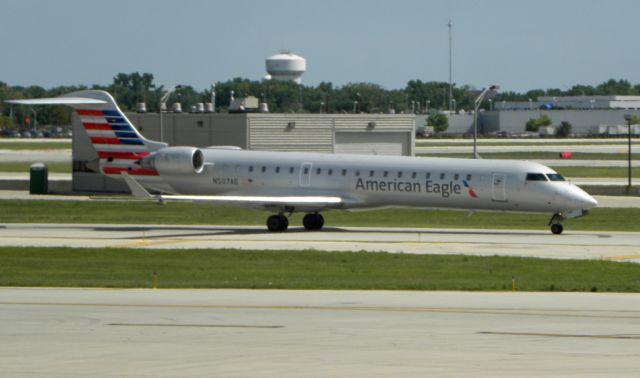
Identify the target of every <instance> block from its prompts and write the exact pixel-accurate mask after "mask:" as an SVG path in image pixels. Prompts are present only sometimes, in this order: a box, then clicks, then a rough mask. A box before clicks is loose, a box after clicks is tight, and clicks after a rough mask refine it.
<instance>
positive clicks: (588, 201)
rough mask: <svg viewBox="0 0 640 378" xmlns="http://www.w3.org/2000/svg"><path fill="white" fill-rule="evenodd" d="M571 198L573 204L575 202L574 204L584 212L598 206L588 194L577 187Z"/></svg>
mask: <svg viewBox="0 0 640 378" xmlns="http://www.w3.org/2000/svg"><path fill="white" fill-rule="evenodd" d="M573 198H574V202H576V204H577V205H578V206H579V207H580V208H581V209H585V210H586V209H591V208H594V207H596V206H598V201H596V199H595V198H593V197H591V195H589V193H587V192H585V191H584V190H582V189H580V188H578V187H577V186H576V187H575V188H574V190H573Z"/></svg>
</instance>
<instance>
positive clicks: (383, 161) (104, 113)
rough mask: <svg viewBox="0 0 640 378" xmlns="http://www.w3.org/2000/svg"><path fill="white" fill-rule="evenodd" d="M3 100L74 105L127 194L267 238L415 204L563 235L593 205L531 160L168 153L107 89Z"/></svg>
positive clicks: (176, 149)
mask: <svg viewBox="0 0 640 378" xmlns="http://www.w3.org/2000/svg"><path fill="white" fill-rule="evenodd" d="M7 102H9V103H13V104H26V105H44V104H58V105H60V104H62V105H68V106H71V107H73V108H74V109H75V112H76V113H77V115H78V116H79V118H80V121H81V122H82V125H83V128H84V130H85V131H86V133H87V135H88V137H89V140H90V141H91V143H92V145H93V147H94V148H95V151H96V154H97V158H99V170H100V172H101V173H102V174H103V175H106V176H108V177H111V178H115V179H119V180H124V181H125V182H126V184H127V185H128V187H129V188H130V189H131V192H132V194H133V195H134V196H138V197H143V198H148V199H155V200H158V201H196V202H210V203H225V204H233V205H236V206H242V207H248V208H255V209H261V210H266V211H270V212H271V213H272V214H273V215H270V216H269V217H268V218H267V222H266V223H267V224H266V225H267V228H268V229H269V231H285V230H287V228H288V226H289V221H288V219H287V215H289V216H290V215H291V214H293V213H294V212H302V213H305V214H306V215H305V216H304V218H303V221H302V223H303V226H304V228H305V229H307V230H319V229H321V228H322V227H323V225H324V218H323V216H322V215H321V213H322V212H324V211H329V210H347V209H351V210H357V209H375V208H382V207H416V208H441V209H460V210H470V211H475V210H492V211H509V212H532V213H548V214H550V215H551V219H550V220H549V226H550V227H551V232H552V233H554V234H560V233H562V231H563V227H562V224H561V221H562V220H564V219H567V218H574V217H579V216H583V215H586V214H587V212H588V209H590V208H593V207H595V206H596V205H597V202H596V200H595V199H593V198H592V197H591V196H590V195H589V194H587V193H586V192H585V191H583V190H582V189H580V188H579V187H577V186H576V185H574V184H572V183H570V182H569V181H567V180H565V179H564V178H563V177H562V176H561V175H559V174H558V173H557V172H555V171H554V170H552V169H550V168H548V167H546V166H544V165H541V164H537V163H534V162H528V161H517V160H490V159H449V158H422V157H404V156H403V157H392V156H370V155H348V154H321V153H305V152H267V151H247V150H243V149H241V148H239V147H228V146H227V147H224V146H214V147H207V148H198V147H190V146H168V145H167V143H163V142H156V141H151V140H148V139H146V138H145V137H144V136H142V135H141V134H140V133H139V132H138V130H137V129H136V128H135V127H134V126H133V124H132V123H131V122H130V121H129V119H127V117H126V116H125V115H124V114H123V113H122V111H121V110H120V109H119V107H118V106H117V104H116V102H115V100H114V99H113V97H112V96H111V95H110V94H109V93H107V92H104V91H97V90H85V91H78V92H73V93H69V94H67V95H64V96H61V97H56V98H47V99H30V100H10V101H7Z"/></svg>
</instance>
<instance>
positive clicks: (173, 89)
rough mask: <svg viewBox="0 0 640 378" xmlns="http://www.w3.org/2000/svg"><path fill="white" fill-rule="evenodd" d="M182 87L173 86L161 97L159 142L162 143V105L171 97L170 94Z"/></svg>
mask: <svg viewBox="0 0 640 378" xmlns="http://www.w3.org/2000/svg"><path fill="white" fill-rule="evenodd" d="M181 87H182V86H181V85H179V84H178V85H174V86H173V87H171V89H169V90H168V91H166V92H165V94H164V95H162V97H161V98H160V108H159V109H158V112H159V113H160V141H161V142H164V125H163V123H162V104H165V103H166V102H167V100H168V99H169V96H171V94H172V93H173V92H174V91H175V90H176V89H180V88H181ZM165 109H166V104H165Z"/></svg>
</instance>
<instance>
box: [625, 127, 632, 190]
mask: <svg viewBox="0 0 640 378" xmlns="http://www.w3.org/2000/svg"><path fill="white" fill-rule="evenodd" d="M632 119H633V116H632V115H631V114H625V116H624V120H625V121H627V127H628V133H627V136H628V141H629V149H628V151H627V175H628V179H629V182H628V183H627V194H631V120H632Z"/></svg>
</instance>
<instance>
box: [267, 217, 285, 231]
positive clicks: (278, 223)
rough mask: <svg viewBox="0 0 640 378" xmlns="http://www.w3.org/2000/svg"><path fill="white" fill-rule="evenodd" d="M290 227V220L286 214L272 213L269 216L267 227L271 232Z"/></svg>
mask: <svg viewBox="0 0 640 378" xmlns="http://www.w3.org/2000/svg"><path fill="white" fill-rule="evenodd" d="M288 227H289V220H288V219H287V217H285V216H284V215H280V214H278V215H272V216H270V217H269V218H267V229H268V230H269V231H271V232H280V231H286V230H287V228H288Z"/></svg>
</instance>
